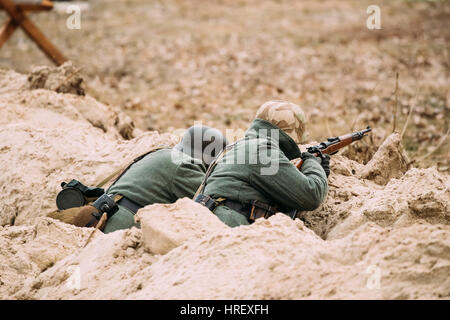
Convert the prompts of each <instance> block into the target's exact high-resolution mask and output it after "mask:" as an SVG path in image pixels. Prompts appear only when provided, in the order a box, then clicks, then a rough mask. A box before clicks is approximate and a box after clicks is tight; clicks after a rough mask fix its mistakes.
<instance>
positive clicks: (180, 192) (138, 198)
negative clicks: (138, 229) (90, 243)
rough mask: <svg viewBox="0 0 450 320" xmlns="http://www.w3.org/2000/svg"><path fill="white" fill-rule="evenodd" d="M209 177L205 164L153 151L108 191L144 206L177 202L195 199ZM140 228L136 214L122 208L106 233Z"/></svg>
mask: <svg viewBox="0 0 450 320" xmlns="http://www.w3.org/2000/svg"><path fill="white" fill-rule="evenodd" d="M204 174H205V167H204V165H203V164H202V163H201V161H198V160H195V159H193V158H191V157H189V156H187V155H185V154H184V153H182V152H181V151H179V150H176V149H162V150H158V151H155V152H152V153H150V154H148V155H147V156H145V157H144V158H143V159H141V160H139V161H138V162H136V163H134V164H133V165H132V166H131V167H130V168H129V169H128V170H127V171H126V172H125V174H124V175H122V176H121V177H120V178H119V179H118V180H117V181H116V182H115V183H114V184H113V185H112V186H111V187H110V188H109V189H108V190H107V193H108V194H110V193H113V194H121V195H123V196H125V197H126V198H128V199H130V200H132V201H134V202H135V203H137V204H139V205H140V206H142V207H144V206H146V205H149V204H153V203H173V202H175V201H177V199H180V198H183V197H189V198H192V197H193V196H194V194H195V192H196V191H197V189H198V187H199V185H200V183H201V182H202V179H203V177H204ZM132 226H137V225H136V224H135V222H134V214H133V213H132V212H131V211H129V210H128V209H127V208H125V207H123V206H120V205H119V211H118V212H116V213H115V214H114V215H113V216H112V217H111V218H110V219H108V221H107V223H106V226H105V229H104V230H103V231H104V232H105V233H109V232H113V231H115V230H120V229H127V228H131V227H132Z"/></svg>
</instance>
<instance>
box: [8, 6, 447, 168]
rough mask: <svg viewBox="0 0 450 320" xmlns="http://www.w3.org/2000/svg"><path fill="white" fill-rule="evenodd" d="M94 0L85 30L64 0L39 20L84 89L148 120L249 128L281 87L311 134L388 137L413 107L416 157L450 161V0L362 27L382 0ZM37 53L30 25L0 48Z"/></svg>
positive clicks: (408, 138)
mask: <svg viewBox="0 0 450 320" xmlns="http://www.w3.org/2000/svg"><path fill="white" fill-rule="evenodd" d="M88 3H89V6H90V7H89V9H87V10H84V11H82V13H81V29H80V30H70V29H68V28H67V27H66V20H67V18H68V17H69V14H68V13H66V11H65V8H64V7H60V8H59V9H57V10H53V11H51V12H48V13H40V14H33V15H32V20H33V21H35V22H36V24H37V25H38V26H39V27H40V28H41V29H42V30H43V31H44V33H45V34H46V35H48V36H49V37H50V38H51V39H52V41H53V42H54V43H55V44H56V45H57V47H58V48H60V49H61V51H62V52H63V53H64V54H65V55H66V56H67V57H68V58H69V59H71V60H72V61H73V62H74V64H75V65H76V66H78V67H80V68H81V70H82V74H83V75H84V77H85V81H86V87H87V93H88V94H89V95H92V96H93V97H95V98H96V99H98V100H100V101H102V102H104V103H107V104H110V105H114V106H119V107H120V108H121V109H122V110H123V111H124V112H126V113H127V114H129V115H130V116H131V118H132V119H133V121H134V124H135V126H136V127H138V128H140V129H142V130H158V131H160V132H169V131H172V130H174V129H178V128H185V127H188V126H190V125H192V124H193V123H194V122H198V121H202V122H203V123H205V124H208V125H211V126H217V127H218V128H220V129H226V128H233V129H245V128H246V126H247V125H248V123H249V122H250V121H251V120H252V117H253V116H254V112H255V111H256V109H257V108H258V106H259V105H261V104H262V103H263V102H265V101H266V100H269V99H286V100H290V101H293V102H296V103H298V104H300V105H301V106H302V107H303V108H304V109H305V111H306V113H307V115H308V116H309V119H310V123H309V128H308V129H309V132H310V138H311V140H322V139H324V138H325V137H326V136H329V135H340V134H344V133H346V132H347V131H349V130H352V129H362V128H365V127H366V126H367V125H371V126H372V127H374V128H375V131H374V134H373V139H371V140H370V141H367V142H364V143H365V144H368V145H379V144H380V143H381V141H382V140H383V137H384V136H385V135H386V134H387V133H390V132H391V131H392V130H393V129H394V126H395V129H396V130H397V131H400V132H401V131H402V130H403V128H404V124H405V122H406V119H407V115H408V113H409V111H410V110H411V109H412V113H411V117H410V120H409V122H408V126H407V128H406V130H405V133H404V136H403V143H404V145H405V147H406V149H407V151H408V154H409V156H410V158H411V159H414V160H416V163H415V164H416V165H418V166H429V165H437V167H438V169H439V170H441V171H447V172H448V171H449V170H450V160H449V159H450V147H449V144H448V136H447V138H446V137H445V133H446V132H447V130H448V128H449V118H450V106H449V102H450V95H449V89H448V88H449V63H450V61H449V40H450V2H449V1H429V2H427V1H377V3H376V4H377V5H378V6H380V8H381V23H382V25H381V26H382V29H381V30H369V29H368V28H367V27H366V19H367V17H368V14H367V13H366V9H367V7H368V5H370V4H373V1H312V0H310V1H281V0H280V1H275V0H271V1H268V0H239V1H231V0H222V1H218V0H217V1H212V0H209V1H200V0H191V1H180V0H179V1H175V0H169V1H146V0H128V1H104V0H95V1H89V2H88ZM5 19H6V16H5V14H4V13H1V16H0V20H1V21H4V20H5ZM38 65H51V62H50V61H49V60H48V59H47V58H46V57H45V56H44V54H43V53H41V52H40V51H39V50H38V49H37V47H36V45H35V44H34V43H32V42H31V41H30V40H29V39H28V38H27V37H26V36H25V34H24V33H23V32H22V31H19V32H16V33H15V34H14V36H13V37H12V38H11V39H10V40H9V41H8V42H7V43H6V44H5V45H4V46H3V47H2V48H1V49H0V67H1V68H7V69H14V70H16V71H19V72H28V71H29V70H31V69H32V68H33V67H34V66H38ZM396 73H398V74H399V79H398V89H397V90H395V88H396ZM396 109H397V110H398V115H397V120H396V121H395V124H394V120H393V119H394V114H395V110H396ZM443 139H445V140H446V141H443ZM441 141H443V143H442V144H441V145H440V148H439V149H438V150H436V151H434V152H433V153H432V154H430V155H428V153H429V152H432V151H433V150H434V149H435V148H436V146H438V145H439V143H440V142H441ZM364 143H363V144H362V145H361V146H364ZM366 149H367V150H371V149H373V148H370V147H369V148H366ZM424 157H425V159H423V158H424Z"/></svg>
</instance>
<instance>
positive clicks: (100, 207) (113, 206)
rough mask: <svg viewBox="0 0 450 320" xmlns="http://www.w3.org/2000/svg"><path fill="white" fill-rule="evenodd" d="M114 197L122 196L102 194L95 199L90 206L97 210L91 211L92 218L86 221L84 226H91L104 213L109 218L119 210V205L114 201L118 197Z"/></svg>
mask: <svg viewBox="0 0 450 320" xmlns="http://www.w3.org/2000/svg"><path fill="white" fill-rule="evenodd" d="M116 197H120V198H122V196H114V195H108V194H103V195H102V196H101V197H99V198H98V199H97V200H95V201H94V203H93V204H92V206H93V207H94V208H96V209H97V212H94V213H92V217H93V218H92V219H91V220H90V221H89V222H88V224H87V225H86V227H91V226H93V225H94V224H95V223H97V222H98V221H100V219H101V217H102V215H103V214H104V213H106V214H107V218H108V219H109V218H111V217H112V216H113V215H114V213H116V212H117V211H118V210H119V206H118V205H117V203H116V201H118V199H117V198H116Z"/></svg>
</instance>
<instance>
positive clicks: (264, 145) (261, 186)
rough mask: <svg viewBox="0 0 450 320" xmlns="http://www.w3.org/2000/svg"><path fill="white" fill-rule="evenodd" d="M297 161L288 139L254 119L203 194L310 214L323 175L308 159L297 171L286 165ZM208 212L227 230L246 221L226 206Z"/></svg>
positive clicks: (323, 190)
mask: <svg viewBox="0 0 450 320" xmlns="http://www.w3.org/2000/svg"><path fill="white" fill-rule="evenodd" d="M298 157H300V150H299V148H298V146H297V144H296V143H295V142H294V140H292V138H291V137H289V135H287V134H286V133H285V132H284V131H282V130H280V129H279V128H278V127H277V126H274V125H272V124H271V123H270V122H267V121H265V120H262V119H255V120H254V121H253V122H252V124H251V126H250V128H249V129H248V130H247V132H246V134H245V138H244V139H242V140H240V141H238V142H237V143H236V144H235V145H234V146H233V147H232V148H231V149H230V150H229V151H227V152H226V153H225V155H224V157H223V158H222V159H220V160H219V161H218V162H217V165H216V167H215V168H214V170H213V171H212V173H211V174H210V176H209V178H208V179H207V182H206V187H205V189H204V192H203V193H204V194H206V195H209V196H211V197H212V198H214V199H217V198H220V197H223V198H226V199H230V200H234V201H237V202H240V203H242V204H249V203H251V202H252V201H253V200H259V201H262V202H264V203H267V204H270V205H277V206H278V207H279V208H282V209H283V212H286V211H288V210H289V209H297V210H299V211H304V210H314V209H316V208H317V207H318V206H319V205H320V204H321V203H322V202H323V200H324V199H325V196H326V194H327V191H328V183H327V176H326V174H325V171H324V170H323V168H322V166H321V165H320V164H319V162H317V161H316V160H314V159H306V160H305V161H304V163H303V165H302V167H301V170H298V169H297V168H296V167H295V166H294V165H293V164H292V163H291V162H290V160H292V159H295V158H298ZM214 213H215V214H216V216H217V217H218V218H219V219H220V220H222V221H223V222H224V223H225V224H227V225H228V226H231V227H235V226H239V225H246V224H249V223H250V222H249V221H248V220H247V218H246V217H245V216H244V215H242V214H240V213H238V212H236V211H234V210H232V209H230V208H228V207H226V206H218V207H217V208H216V210H215V212H214Z"/></svg>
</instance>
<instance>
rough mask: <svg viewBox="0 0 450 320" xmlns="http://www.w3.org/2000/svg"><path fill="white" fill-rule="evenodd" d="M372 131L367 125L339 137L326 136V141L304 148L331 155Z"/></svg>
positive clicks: (317, 153)
mask: <svg viewBox="0 0 450 320" xmlns="http://www.w3.org/2000/svg"><path fill="white" fill-rule="evenodd" d="M370 131H372V129H371V128H370V127H367V128H366V129H364V130H361V131H357V132H354V133H349V134H346V135H343V136H340V137H332V138H328V139H327V141H324V142H321V143H319V144H317V145H315V146H311V147H309V148H307V149H306V150H307V151H308V152H309V153H311V154H313V155H315V156H319V155H320V153H325V154H329V155H333V154H335V153H337V152H338V150H339V149H341V148H343V147H345V146H348V145H349V144H351V143H352V142H354V141H357V140H361V139H362V138H364V137H365V134H366V133H368V132H370ZM302 164H303V160H302V159H300V160H299V161H298V162H297V163H296V164H295V166H296V167H297V168H298V169H300V168H301V167H302Z"/></svg>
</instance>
